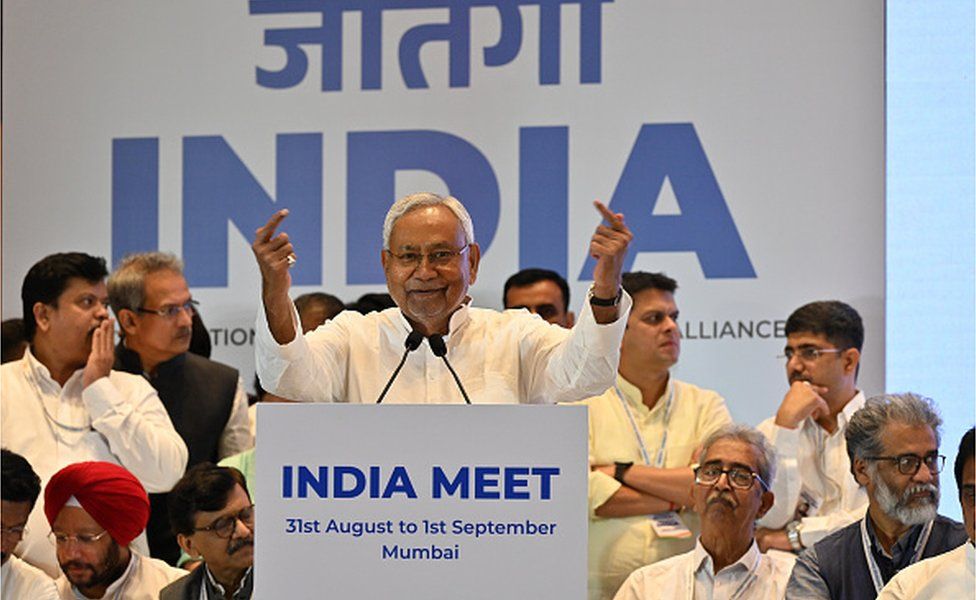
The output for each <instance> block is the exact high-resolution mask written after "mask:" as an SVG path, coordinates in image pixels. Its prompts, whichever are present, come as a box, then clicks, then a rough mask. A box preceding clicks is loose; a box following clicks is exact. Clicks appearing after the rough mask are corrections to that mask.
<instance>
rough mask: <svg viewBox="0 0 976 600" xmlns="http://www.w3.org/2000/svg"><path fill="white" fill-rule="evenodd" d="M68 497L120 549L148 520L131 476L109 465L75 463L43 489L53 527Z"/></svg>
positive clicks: (146, 499)
mask: <svg viewBox="0 0 976 600" xmlns="http://www.w3.org/2000/svg"><path fill="white" fill-rule="evenodd" d="M72 497H74V498H75V499H76V500H77V501H78V503H79V504H81V507H82V508H83V509H85V512H87V513H88V514H89V515H91V517H92V518H93V519H95V522H96V523H98V524H99V525H100V526H101V527H104V528H105V530H106V531H108V533H109V535H111V536H112V539H113V540H115V541H116V543H118V544H119V545H120V546H128V545H129V542H131V541H132V540H134V539H135V538H136V536H138V535H139V534H140V533H142V530H143V529H145V528H146V523H147V522H148V521H149V497H148V496H147V495H146V490H144V489H143V487H142V484H141V483H139V480H138V479H136V478H135V475H133V474H132V473H130V472H128V471H127V470H126V469H124V468H122V467H120V466H119V465H116V464H113V463H108V462H82V463H75V464H73V465H68V466H67V467H65V468H63V469H61V470H60V471H58V472H57V473H55V474H54V477H52V478H51V480H50V481H48V483H47V486H46V487H45V488H44V514H45V515H47V521H48V523H50V524H51V525H54V520H55V519H56V518H57V517H58V514H59V513H60V512H61V509H62V508H64V505H65V504H66V503H67V502H68V500H69V499H71V498H72Z"/></svg>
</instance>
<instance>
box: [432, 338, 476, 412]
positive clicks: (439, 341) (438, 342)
mask: <svg viewBox="0 0 976 600" xmlns="http://www.w3.org/2000/svg"><path fill="white" fill-rule="evenodd" d="M427 343H428V344H430V351H431V352H433V353H434V356H436V357H437V358H441V359H444V364H445V365H447V370H448V371H450V372H451V375H453V376H454V382H455V383H457V386H458V389H459V390H461V395H462V396H464V401H465V402H467V403H468V404H471V399H470V398H468V393H467V392H466V391H464V386H463V385H461V380H460V379H459V378H458V376H457V373H455V372H454V367H452V366H451V363H450V362H448V360H447V344H445V343H444V338H443V337H441V336H440V335H438V334H436V333H435V334H434V335H432V336H430V337H428V338H427Z"/></svg>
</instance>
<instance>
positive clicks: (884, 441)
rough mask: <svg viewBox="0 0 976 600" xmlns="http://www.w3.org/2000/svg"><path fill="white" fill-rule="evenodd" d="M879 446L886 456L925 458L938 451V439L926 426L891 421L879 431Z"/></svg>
mask: <svg viewBox="0 0 976 600" xmlns="http://www.w3.org/2000/svg"><path fill="white" fill-rule="evenodd" d="M881 445H882V446H883V447H884V451H885V454H886V455H888V456H899V455H901V454H917V455H919V456H925V455H926V454H928V453H930V452H935V451H936V450H938V449H939V438H938V436H937V435H936V433H935V431H934V430H933V429H932V428H931V427H929V426H928V425H921V424H915V423H905V422H902V421H891V422H889V423H887V424H886V425H885V426H884V429H882V430H881Z"/></svg>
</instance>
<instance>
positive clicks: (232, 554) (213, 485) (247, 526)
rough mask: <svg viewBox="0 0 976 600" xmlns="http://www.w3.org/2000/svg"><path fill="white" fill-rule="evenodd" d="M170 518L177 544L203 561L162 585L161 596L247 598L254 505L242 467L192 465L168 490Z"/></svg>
mask: <svg viewBox="0 0 976 600" xmlns="http://www.w3.org/2000/svg"><path fill="white" fill-rule="evenodd" d="M169 517H170V522H171V523H172V525H173V531H175V532H176V538H177V540H178V541H179V543H180V547H181V548H183V550H184V552H186V553H187V554H189V555H190V556H191V557H193V558H195V559H202V560H203V565H202V566H200V567H198V568H196V569H195V570H194V571H193V572H192V573H190V574H189V575H187V576H186V577H183V578H182V579H179V580H177V581H175V582H173V583H171V584H170V585H168V586H167V587H166V588H164V589H163V591H162V592H161V593H160V595H159V597H160V599H161V600H217V599H223V598H231V599H232V600H246V599H248V598H250V597H251V593H252V590H253V586H254V580H253V567H254V503H252V502H251V496H250V494H249V493H248V491H247V484H246V483H245V481H244V476H243V475H242V474H241V472H240V471H238V470H237V469H234V468H230V467H219V466H217V465H214V464H212V463H200V464H199V465H197V466H195V467H193V468H192V469H190V470H189V471H187V472H186V475H184V476H183V479H181V480H180V481H179V483H177V484H176V487H174V488H173V491H172V492H170V495H169Z"/></svg>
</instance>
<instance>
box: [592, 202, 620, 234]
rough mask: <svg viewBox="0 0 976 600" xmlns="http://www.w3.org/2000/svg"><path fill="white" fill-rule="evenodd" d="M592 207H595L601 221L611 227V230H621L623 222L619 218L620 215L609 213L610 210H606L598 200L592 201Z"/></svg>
mask: <svg viewBox="0 0 976 600" xmlns="http://www.w3.org/2000/svg"><path fill="white" fill-rule="evenodd" d="M593 206H595V207H596V209H597V210H598V211H600V215H601V216H603V219H604V220H605V221H606V222H607V224H609V225H610V227H612V228H613V229H622V228H623V226H624V221H623V219H622V218H621V216H622V215H616V214H614V213H612V212H610V209H609V208H607V207H606V206H605V205H604V204H603V203H602V202H600V201H599V200H594V201H593Z"/></svg>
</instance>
